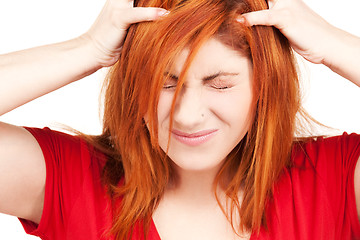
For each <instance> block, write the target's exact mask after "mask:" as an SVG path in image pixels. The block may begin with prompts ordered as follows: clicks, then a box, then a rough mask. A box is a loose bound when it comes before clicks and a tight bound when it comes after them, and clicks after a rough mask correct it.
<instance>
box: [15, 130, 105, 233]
mask: <svg viewBox="0 0 360 240" xmlns="http://www.w3.org/2000/svg"><path fill="white" fill-rule="evenodd" d="M26 129H27V130H28V131H29V132H30V133H31V134H32V135H33V136H34V137H35V138H36V140H37V141H38V143H39V145H40V147H41V149H42V152H43V155H44V158H45V162H46V184H45V200H44V209H43V213H42V217H41V221H40V223H39V225H37V224H35V223H33V222H31V221H27V220H24V219H20V221H21V224H22V225H23V227H24V229H25V231H26V232H27V233H29V234H32V235H35V236H39V237H41V238H42V239H66V237H65V235H64V234H66V232H67V231H68V229H69V226H68V224H69V218H70V217H71V216H70V215H74V211H73V208H74V206H75V203H76V202H77V201H78V199H79V194H82V193H83V192H84V181H88V180H86V179H91V181H93V180H94V179H95V180H96V181H97V180H99V179H100V168H99V167H98V165H97V164H94V163H92V156H91V148H90V147H89V146H88V144H86V143H85V142H84V141H82V140H81V139H80V137H77V136H72V135H68V134H65V133H61V132H57V131H53V130H50V129H49V128H44V129H37V128H26ZM94 171H95V172H97V173H96V174H95V176H93V174H94ZM96 175H97V176H96ZM91 187H92V186H91ZM92 192H93V191H92ZM94 195H95V194H94ZM89 202H91V201H90V200H89ZM82 205H85V203H84V204H82ZM79 215H81V214H79ZM85 221H86V220H85V219H84V222H83V223H82V224H83V225H85V224H86V223H85Z"/></svg>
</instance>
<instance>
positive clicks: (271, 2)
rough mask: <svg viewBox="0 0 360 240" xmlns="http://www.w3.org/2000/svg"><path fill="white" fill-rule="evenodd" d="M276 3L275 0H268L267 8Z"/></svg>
mask: <svg viewBox="0 0 360 240" xmlns="http://www.w3.org/2000/svg"><path fill="white" fill-rule="evenodd" d="M275 3H276V0H268V5H269V9H271V8H272V7H273V6H274V5H275Z"/></svg>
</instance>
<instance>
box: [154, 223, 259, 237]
mask: <svg viewBox="0 0 360 240" xmlns="http://www.w3.org/2000/svg"><path fill="white" fill-rule="evenodd" d="M149 235H150V236H153V237H155V238H154V239H152V240H161V238H160V234H159V232H158V230H157V228H156V225H155V222H154V219H153V218H151V223H150V231H149ZM253 235H254V234H253V233H252V234H251V235H250V238H249V240H256V239H255V238H254V236H253Z"/></svg>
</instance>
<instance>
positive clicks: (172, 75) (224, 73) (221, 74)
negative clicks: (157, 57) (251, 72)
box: [164, 71, 239, 82]
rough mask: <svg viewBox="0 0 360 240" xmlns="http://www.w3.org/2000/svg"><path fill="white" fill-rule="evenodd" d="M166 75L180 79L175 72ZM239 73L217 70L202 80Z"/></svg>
mask: <svg viewBox="0 0 360 240" xmlns="http://www.w3.org/2000/svg"><path fill="white" fill-rule="evenodd" d="M164 75H165V76H169V77H170V78H172V79H175V80H178V79H179V77H178V76H176V75H174V74H171V73H169V72H165V73H164ZM237 75H239V73H230V72H223V71H219V72H217V73H215V74H211V75H208V76H205V77H203V78H202V80H203V81H204V82H206V81H210V80H213V79H215V78H217V77H220V76H237Z"/></svg>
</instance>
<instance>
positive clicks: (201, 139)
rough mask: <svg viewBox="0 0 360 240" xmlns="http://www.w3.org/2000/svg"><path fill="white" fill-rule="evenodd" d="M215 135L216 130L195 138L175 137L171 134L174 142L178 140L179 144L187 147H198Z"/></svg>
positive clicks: (175, 135)
mask: <svg viewBox="0 0 360 240" xmlns="http://www.w3.org/2000/svg"><path fill="white" fill-rule="evenodd" d="M216 133H217V130H216V131H213V132H211V133H208V134H204V135H201V136H197V137H185V136H180V135H177V134H175V133H173V136H174V138H175V139H176V140H178V141H179V142H181V143H184V144H186V145H189V146H198V145H201V144H203V143H205V142H207V141H209V140H210V139H211V138H212V137H213V136H214V135H215V134H216Z"/></svg>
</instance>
